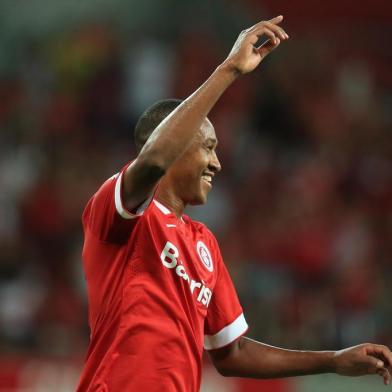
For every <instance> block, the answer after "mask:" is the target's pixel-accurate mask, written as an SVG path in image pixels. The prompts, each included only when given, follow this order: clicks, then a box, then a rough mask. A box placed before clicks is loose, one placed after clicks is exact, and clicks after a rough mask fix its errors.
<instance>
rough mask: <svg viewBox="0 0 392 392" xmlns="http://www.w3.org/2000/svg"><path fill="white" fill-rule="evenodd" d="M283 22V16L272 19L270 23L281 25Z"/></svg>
mask: <svg viewBox="0 0 392 392" xmlns="http://www.w3.org/2000/svg"><path fill="white" fill-rule="evenodd" d="M282 20H283V15H278V16H275V18H272V19H270V20H269V21H268V22H271V23H275V24H276V23H280V22H281V21H282Z"/></svg>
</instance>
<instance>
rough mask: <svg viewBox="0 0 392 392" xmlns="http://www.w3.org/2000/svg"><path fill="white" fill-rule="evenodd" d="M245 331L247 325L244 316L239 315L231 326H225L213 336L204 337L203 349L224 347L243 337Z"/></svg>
mask: <svg viewBox="0 0 392 392" xmlns="http://www.w3.org/2000/svg"><path fill="white" fill-rule="evenodd" d="M247 329H248V324H247V322H246V320H245V317H244V314H243V313H241V314H240V315H239V316H238V317H237V318H236V319H235V320H234V321H233V322H232V323H231V324H229V325H226V327H224V328H222V329H221V330H220V331H219V332H218V333H216V334H215V335H205V336H204V348H205V349H206V350H214V349H217V348H221V347H224V346H226V345H228V344H230V343H231V342H233V341H234V340H236V339H237V338H239V337H240V336H241V335H243V334H244V333H245V332H246V330H247Z"/></svg>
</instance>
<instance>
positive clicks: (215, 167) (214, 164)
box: [209, 151, 222, 173]
mask: <svg viewBox="0 0 392 392" xmlns="http://www.w3.org/2000/svg"><path fill="white" fill-rule="evenodd" d="M209 168H210V170H212V171H213V172H214V173H218V172H220V171H221V170H222V166H221V164H220V162H219V159H218V156H217V155H216V152H215V151H214V152H213V154H212V158H211V160H210V163H209Z"/></svg>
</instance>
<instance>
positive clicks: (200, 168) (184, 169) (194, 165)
mask: <svg viewBox="0 0 392 392" xmlns="http://www.w3.org/2000/svg"><path fill="white" fill-rule="evenodd" d="M217 144H218V141H217V138H216V135H215V129H214V127H213V126H212V124H211V122H210V121H209V120H208V119H205V120H204V122H203V123H202V125H201V127H200V130H199V132H198V134H197V135H196V136H195V138H194V140H193V141H192V144H191V146H190V147H189V148H188V150H187V151H185V153H184V154H183V155H182V156H181V157H180V158H179V159H178V160H177V161H176V162H175V163H174V164H173V165H172V166H171V167H170V169H169V170H168V172H167V173H166V175H165V179H164V182H165V183H166V184H168V185H170V187H171V188H172V189H173V191H174V193H175V195H176V196H177V197H178V198H180V199H181V200H182V201H183V202H184V204H191V205H195V204H204V203H206V201H207V195H208V192H209V191H210V190H211V189H212V183H213V177H214V175H215V174H216V173H217V172H219V171H220V170H221V165H220V162H219V160H218V157H217V155H216V147H217Z"/></svg>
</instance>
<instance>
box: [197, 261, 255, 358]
mask: <svg viewBox="0 0 392 392" xmlns="http://www.w3.org/2000/svg"><path fill="white" fill-rule="evenodd" d="M219 261H220V263H219V264H220V266H219V274H218V278H217V282H216V284H215V287H214V293H213V295H212V299H211V302H210V305H209V307H208V312H207V318H206V322H205V326H204V348H205V349H206V350H213V349H217V348H221V347H224V346H227V345H228V344H230V343H232V342H233V341H235V340H236V339H237V338H239V337H240V336H242V335H243V334H244V333H245V332H246V331H247V330H248V324H247V322H246V320H245V317H244V314H243V310H242V307H241V304H240V301H239V299H238V296H237V293H236V290H235V288H234V285H233V282H232V280H231V278H230V275H229V272H228V271H227V268H226V266H225V264H224V263H223V261H222V259H221V258H220V260H219Z"/></svg>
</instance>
